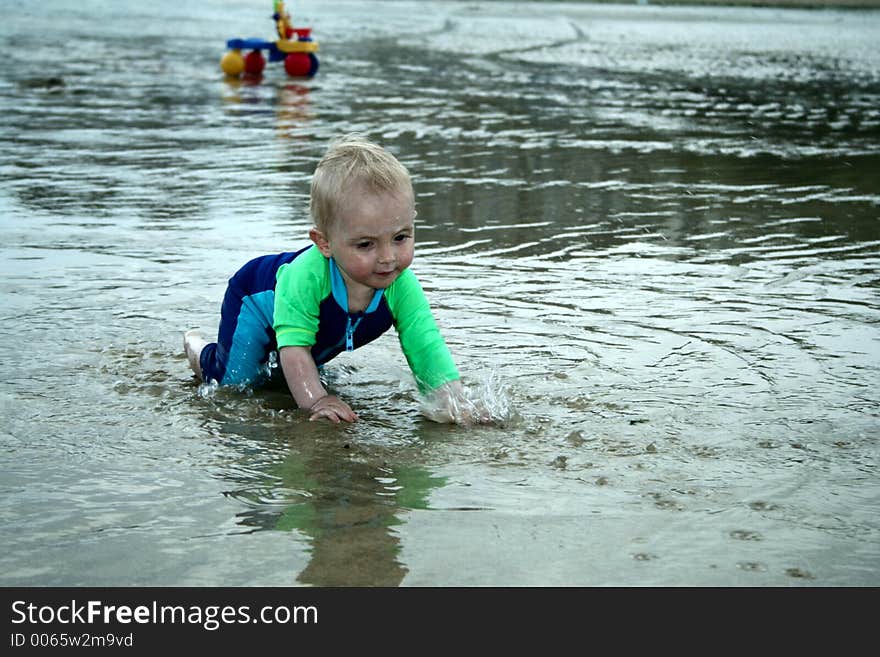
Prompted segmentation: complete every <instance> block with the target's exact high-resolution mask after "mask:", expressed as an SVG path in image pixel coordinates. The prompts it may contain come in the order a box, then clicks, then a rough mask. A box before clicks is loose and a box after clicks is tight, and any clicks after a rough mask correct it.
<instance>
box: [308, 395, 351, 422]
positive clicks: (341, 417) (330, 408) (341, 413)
mask: <svg viewBox="0 0 880 657" xmlns="http://www.w3.org/2000/svg"><path fill="white" fill-rule="evenodd" d="M309 413H311V415H310V416H309V422H311V421H312V420H317V419H318V418H321V417H325V418H327V419H328V420H330V421H331V422H335V423H337V424H338V423H339V422H354V421H355V420H357V419H358V416H357V413H355V412H354V411H353V410H351V407H350V406H349V405H348V404H346V403H345V402H344V401H342V400H341V399H340V398H339V397H336V396H335V395H327V396H326V397H321V398H320V399H319V400H318V401H316V402H315V403H314V404H312V406H311V408H309Z"/></svg>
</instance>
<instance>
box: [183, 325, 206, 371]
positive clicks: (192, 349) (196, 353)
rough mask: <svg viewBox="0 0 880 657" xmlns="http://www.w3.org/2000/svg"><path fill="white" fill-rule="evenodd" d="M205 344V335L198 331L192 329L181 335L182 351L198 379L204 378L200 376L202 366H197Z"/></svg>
mask: <svg viewBox="0 0 880 657" xmlns="http://www.w3.org/2000/svg"><path fill="white" fill-rule="evenodd" d="M206 344H208V341H207V340H206V339H205V334H204V333H202V332H201V331H200V330H198V329H192V330H190V331H187V332H186V333H184V334H183V350H184V351H185V352H186V358H187V360H189V366H190V368H191V369H192V371H193V372H195V373H196V374H197V375H198V377H199V378H200V379H203V378H204V377H203V376H202V366H201V365H200V364H199V358H200V357H201V355H202V349H204V348H205V345H206Z"/></svg>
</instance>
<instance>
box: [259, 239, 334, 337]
mask: <svg viewBox="0 0 880 657" xmlns="http://www.w3.org/2000/svg"><path fill="white" fill-rule="evenodd" d="M328 267H329V265H328V260H327V258H325V257H324V256H323V255H322V254H321V252H320V251H319V250H318V249H316V248H314V247H313V248H311V249H309V250H308V251H306V252H305V253H302V254H300V255H299V256H297V257H296V258H295V259H294V260H293V261H292V262H289V263H288V264H286V265H282V266H281V267H279V269H278V275H277V278H276V284H275V315H274V318H273V322H272V328H274V329H275V339H276V340H277V341H278V348H279V349H281V348H282V347H311V346H312V345H313V344H315V336H316V335H317V334H318V312H319V308H320V305H321V300H322V299H324V298H325V297H326V296H327V295H328V294H330V276H329V274H328Z"/></svg>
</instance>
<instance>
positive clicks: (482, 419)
mask: <svg viewBox="0 0 880 657" xmlns="http://www.w3.org/2000/svg"><path fill="white" fill-rule="evenodd" d="M422 413H423V414H424V415H425V417H427V418H428V419H429V420H434V422H440V423H443V424H450V423H454V424H461V425H464V426H470V425H472V424H486V423H488V422H491V421H492V414H491V413H490V411H489V409H487V408H486V406H485V404H483V403H482V402H481V400H479V399H476V400H471V399H468V397H467V395H466V394H465V390H464V388H463V387H462V385H461V381H450V382H449V383H446V384H444V385H442V386H440V387H439V388H437V389H436V390H435V391H434V392H433V393H432V396H431V398H430V399H429V400H428V401H427V402H426V403H425V404H423V405H422Z"/></svg>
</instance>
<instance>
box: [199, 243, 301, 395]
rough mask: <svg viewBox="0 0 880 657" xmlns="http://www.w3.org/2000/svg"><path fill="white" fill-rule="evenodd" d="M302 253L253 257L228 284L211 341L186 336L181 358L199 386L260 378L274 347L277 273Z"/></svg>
mask: <svg viewBox="0 0 880 657" xmlns="http://www.w3.org/2000/svg"><path fill="white" fill-rule="evenodd" d="M304 250H305V249H302V250H300V251H297V252H286V253H279V254H274V255H268V256H260V257H258V258H254V259H253V260H251V261H250V262H248V263H247V264H245V265H244V266H243V267H242V268H241V269H239V270H238V271H237V272H236V273H235V275H234V276H233V277H232V278H230V279H229V285H228V286H227V288H226V294H225V295H224V297H223V306H222V307H221V309H220V329H219V330H218V332H217V342H210V343H208V342H206V341H205V340H201V341H199V340H198V339H197V337H195V336H194V335H192V337H190V336H191V334H194V332H193V331H189V332H187V334H186V337H185V338H184V345H185V348H186V353H187V357H188V358H189V359H190V366H191V367H192V368H193V371H195V372H196V373H197V374H199V375H200V376H201V377H202V380H203V381H217V382H218V383H220V384H221V385H240V384H245V385H247V384H252V383H256V382H258V381H260V380H261V379H263V378H264V375H265V374H266V373H267V369H268V368H266V363H267V362H268V360H269V353H270V352H271V351H272V350H274V349H275V348H276V346H275V331H274V330H273V328H272V318H273V316H274V314H275V279H276V275H277V271H278V268H279V267H280V266H281V265H283V264H285V263H287V262H290V261H291V260H293V259H294V258H295V257H296V256H297V255H299V254H300V253H302V252H303V251H304ZM190 354H192V356H191V355H190ZM194 361H195V364H194Z"/></svg>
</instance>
